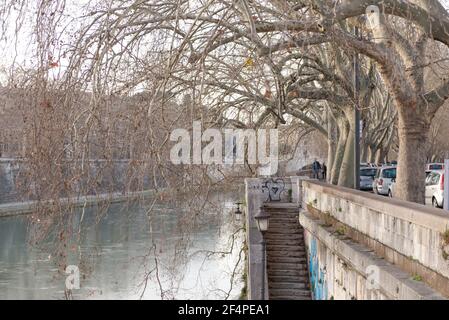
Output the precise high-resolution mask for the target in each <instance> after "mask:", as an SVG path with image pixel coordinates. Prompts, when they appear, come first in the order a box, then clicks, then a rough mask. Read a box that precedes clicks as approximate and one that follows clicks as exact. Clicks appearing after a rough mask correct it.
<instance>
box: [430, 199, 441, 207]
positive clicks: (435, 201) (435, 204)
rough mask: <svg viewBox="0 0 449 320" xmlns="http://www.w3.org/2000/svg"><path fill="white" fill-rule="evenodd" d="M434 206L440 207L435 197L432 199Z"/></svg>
mask: <svg viewBox="0 0 449 320" xmlns="http://www.w3.org/2000/svg"><path fill="white" fill-rule="evenodd" d="M432 206H433V207H434V208H439V207H440V206H439V205H438V201H437V199H435V198H433V199H432Z"/></svg>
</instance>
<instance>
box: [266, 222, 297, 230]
mask: <svg viewBox="0 0 449 320" xmlns="http://www.w3.org/2000/svg"><path fill="white" fill-rule="evenodd" d="M269 228H270V229H269V230H268V231H270V230H271V229H272V228H274V229H295V230H299V231H302V230H304V229H303V228H302V227H301V226H300V225H299V223H298V222H290V223H280V222H275V223H273V222H270V226H269Z"/></svg>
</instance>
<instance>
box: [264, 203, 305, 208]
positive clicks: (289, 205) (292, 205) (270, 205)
mask: <svg viewBox="0 0 449 320" xmlns="http://www.w3.org/2000/svg"><path fill="white" fill-rule="evenodd" d="M263 207H264V208H267V209H276V208H278V209H279V208H280V209H299V205H298V204H297V203H293V202H270V203H265V204H264V205H263Z"/></svg>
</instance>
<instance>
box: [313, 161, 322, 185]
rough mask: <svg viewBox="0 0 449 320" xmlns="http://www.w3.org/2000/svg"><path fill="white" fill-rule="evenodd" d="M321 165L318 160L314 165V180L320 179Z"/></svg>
mask: <svg viewBox="0 0 449 320" xmlns="http://www.w3.org/2000/svg"><path fill="white" fill-rule="evenodd" d="M320 171H321V164H320V163H319V162H318V160H317V159H315V161H314V162H313V163H312V172H313V177H312V178H313V179H318V180H319V179H320Z"/></svg>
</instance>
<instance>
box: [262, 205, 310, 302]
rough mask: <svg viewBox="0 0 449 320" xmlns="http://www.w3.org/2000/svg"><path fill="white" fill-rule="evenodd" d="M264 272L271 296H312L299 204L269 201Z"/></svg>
mask: <svg viewBox="0 0 449 320" xmlns="http://www.w3.org/2000/svg"><path fill="white" fill-rule="evenodd" d="M264 210H266V211H267V212H268V213H269V214H270V226H269V229H268V232H267V235H266V241H267V276H268V288H269V290H268V291H269V298H270V300H311V291H310V285H309V272H308V268H307V254H306V250H305V244H304V230H303V228H302V227H301V225H300V224H299V208H298V206H297V205H296V204H292V203H273V202H271V203H268V204H265V205H264Z"/></svg>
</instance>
